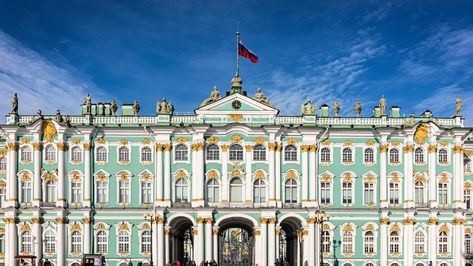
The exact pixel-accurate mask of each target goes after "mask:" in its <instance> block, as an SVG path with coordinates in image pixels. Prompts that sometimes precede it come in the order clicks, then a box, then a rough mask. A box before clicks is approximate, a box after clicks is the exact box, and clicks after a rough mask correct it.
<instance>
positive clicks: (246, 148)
mask: <svg viewBox="0 0 473 266" xmlns="http://www.w3.org/2000/svg"><path fill="white" fill-rule="evenodd" d="M245 150H246V152H251V151H252V150H253V146H252V145H246V146H245Z"/></svg>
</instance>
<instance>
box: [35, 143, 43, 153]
mask: <svg viewBox="0 0 473 266" xmlns="http://www.w3.org/2000/svg"><path fill="white" fill-rule="evenodd" d="M42 148H43V145H41V143H39V142H34V143H33V150H35V151H40V150H41V149H42Z"/></svg>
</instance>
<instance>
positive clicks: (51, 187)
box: [44, 180, 56, 203]
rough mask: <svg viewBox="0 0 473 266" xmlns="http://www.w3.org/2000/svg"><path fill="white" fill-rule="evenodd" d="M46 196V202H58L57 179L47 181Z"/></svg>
mask: <svg viewBox="0 0 473 266" xmlns="http://www.w3.org/2000/svg"><path fill="white" fill-rule="evenodd" d="M44 198H45V202H46V203H54V202H56V181H54V180H49V181H47V182H46V193H45V195H44Z"/></svg>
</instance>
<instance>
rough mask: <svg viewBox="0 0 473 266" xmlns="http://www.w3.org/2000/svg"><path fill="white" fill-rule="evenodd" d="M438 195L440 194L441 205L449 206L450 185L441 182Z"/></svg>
mask: <svg viewBox="0 0 473 266" xmlns="http://www.w3.org/2000/svg"><path fill="white" fill-rule="evenodd" d="M438 187H439V189H438V193H439V204H443V205H445V204H448V183H446V182H439V185H438Z"/></svg>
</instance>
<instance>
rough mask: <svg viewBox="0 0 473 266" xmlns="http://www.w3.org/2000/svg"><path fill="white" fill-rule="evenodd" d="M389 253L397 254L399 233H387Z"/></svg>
mask: <svg viewBox="0 0 473 266" xmlns="http://www.w3.org/2000/svg"><path fill="white" fill-rule="evenodd" d="M389 253H391V254H399V233H398V232H391V234H390V235H389Z"/></svg>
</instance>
